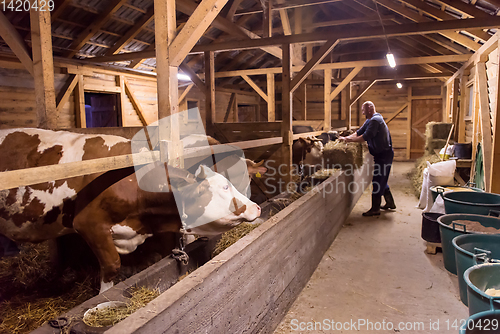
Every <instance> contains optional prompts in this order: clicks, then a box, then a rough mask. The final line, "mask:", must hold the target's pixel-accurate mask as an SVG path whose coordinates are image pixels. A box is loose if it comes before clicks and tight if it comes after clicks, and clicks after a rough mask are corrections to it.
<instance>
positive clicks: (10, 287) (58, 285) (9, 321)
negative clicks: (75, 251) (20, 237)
mask: <svg viewBox="0 0 500 334" xmlns="http://www.w3.org/2000/svg"><path fill="white" fill-rule="evenodd" d="M96 277H98V274H97V273H96V272H92V271H91V270H82V271H78V272H77V271H75V270H71V269H67V270H65V271H63V272H62V273H57V272H55V271H54V269H53V266H52V265H51V263H50V254H49V246H48V242H44V243H40V244H24V245H21V246H20V253H19V254H18V255H17V256H10V257H4V258H0V300H1V302H0V333H27V332H31V331H33V330H35V329H36V328H38V327H40V326H41V325H43V324H44V323H45V322H47V321H49V320H51V319H54V318H56V317H58V316H59V315H60V314H61V313H64V312H66V311H68V310H70V309H72V308H74V307H75V306H77V305H80V304H81V303H83V302H84V301H86V300H87V299H89V298H91V297H93V296H95V295H96V293H97V290H95V289H94V288H93V286H94V285H95V284H96V283H97V282H96ZM49 296H51V297H49Z"/></svg>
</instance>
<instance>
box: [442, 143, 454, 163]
mask: <svg viewBox="0 0 500 334" xmlns="http://www.w3.org/2000/svg"><path fill="white" fill-rule="evenodd" d="M454 153H455V146H454V145H448V147H447V148H446V153H445V152H444V147H443V148H442V149H441V151H439V156H440V157H441V159H443V160H448V159H449V158H450V157H452V156H453V154H454Z"/></svg>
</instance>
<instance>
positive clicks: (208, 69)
mask: <svg viewBox="0 0 500 334" xmlns="http://www.w3.org/2000/svg"><path fill="white" fill-rule="evenodd" d="M0 6H3V7H2V12H1V13H0V37H1V39H0V139H1V140H2V141H3V138H4V137H3V135H2V131H4V130H9V129H14V128H39V129H48V130H54V131H70V132H74V133H80V134H107V135H117V136H122V137H124V138H127V139H132V138H133V137H134V135H136V134H137V133H138V132H139V131H141V130H143V129H145V128H148V129H151V131H154V136H155V138H156V139H157V142H158V143H159V145H158V146H159V149H158V151H157V152H155V154H154V155H151V154H149V155H147V154H144V155H143V156H141V159H143V160H141V161H142V162H143V163H151V162H154V161H161V162H168V163H169V164H172V165H173V166H175V167H179V168H182V167H183V166H184V154H185V151H184V150H183V146H182V145H181V139H182V137H184V136H187V135H189V134H191V133H206V134H207V135H209V136H211V137H213V138H215V139H216V140H218V141H219V142H220V143H221V144H230V145H232V146H233V147H236V148H238V149H240V150H242V151H243V152H244V154H245V157H246V158H249V159H251V160H253V161H255V162H259V161H265V165H266V167H267V168H268V172H267V173H263V174H262V175H260V174H258V175H257V176H255V175H253V176H252V177H251V186H252V187H251V189H252V200H254V201H255V202H256V203H258V204H261V205H262V207H264V204H265V203H269V202H270V201H271V202H272V201H275V199H276V198H277V197H278V198H280V196H283V194H284V193H286V192H287V188H286V187H282V184H288V185H289V184H294V185H295V187H296V186H297V183H296V182H297V169H296V167H294V166H293V165H294V164H293V143H294V142H296V141H297V140H298V139H299V138H305V137H310V136H319V135H321V134H322V133H325V132H331V131H337V132H339V133H340V132H342V131H349V130H356V129H358V128H359V127H361V126H362V125H363V123H364V122H365V117H364V115H363V114H362V108H361V106H362V105H363V103H364V102H366V101H372V102H373V103H374V104H375V106H376V111H377V112H378V113H380V114H381V115H382V116H383V118H384V121H385V123H386V124H387V126H388V129H389V131H390V133H391V137H392V146H393V150H394V164H393V166H392V168H393V173H392V174H391V177H390V179H389V184H391V187H394V188H393V189H395V190H394V193H395V197H396V204H397V209H396V210H395V211H394V212H384V213H383V214H382V215H381V216H377V217H370V218H366V217H361V213H362V212H363V211H366V209H368V208H369V204H370V193H369V190H368V189H365V188H363V189H359V190H356V191H355V192H354V193H352V194H346V193H345V192H344V193H341V192H338V193H334V194H330V195H329V196H324V193H323V194H321V192H320V190H318V189H325V188H326V187H327V186H328V185H331V184H333V183H332V182H333V180H334V179H339V178H345V180H350V181H351V182H361V181H366V180H368V181H370V180H371V178H370V177H369V173H368V174H367V175H368V176H367V175H364V174H363V173H362V172H361V170H363V171H367V170H368V171H369V170H370V168H372V164H373V162H372V160H371V157H370V155H369V154H367V153H366V152H365V159H364V163H363V166H365V167H366V169H359V173H358V172H357V173H358V174H356V175H354V176H353V175H349V174H348V173H346V172H343V171H338V170H336V171H334V172H333V174H329V176H330V175H331V177H330V178H328V179H324V180H326V181H324V182H323V183H321V184H320V185H318V187H319V188H316V189H317V190H316V192H314V191H313V190H311V191H309V193H307V194H306V195H303V196H302V197H301V198H300V199H298V200H296V201H295V202H293V203H292V204H290V203H288V204H290V205H288V206H287V207H286V209H284V210H283V211H282V212H280V213H278V214H276V215H275V216H273V217H270V218H269V219H267V220H266V221H264V222H262V226H259V227H258V228H257V229H256V230H255V231H253V232H251V233H250V234H249V235H247V236H246V237H245V238H246V239H244V240H246V241H244V240H243V239H242V240H241V241H242V242H243V243H239V242H237V243H236V244H235V245H233V246H231V247H230V248H229V249H228V251H227V252H223V253H222V254H220V255H218V257H216V258H214V259H215V260H211V261H212V262H209V264H211V266H209V267H208V268H207V267H206V265H205V266H202V267H200V268H198V269H197V270H196V271H193V272H192V273H191V274H190V275H189V276H188V278H187V279H185V280H183V281H182V282H179V283H178V284H176V285H175V286H174V287H175V289H177V290H175V289H174V290H173V291H174V292H170V293H171V295H168V296H167V295H164V294H163V293H162V295H161V296H160V297H159V298H158V300H159V301H158V302H157V304H154V305H153V306H146V307H145V308H144V309H145V310H144V311H143V313H141V314H139V312H138V314H139V315H138V316H137V318H133V317H130V319H127V320H126V321H123V322H121V323H119V324H118V325H117V326H113V327H112V328H110V329H109V333H113V332H117V333H131V332H144V331H147V332H148V333H149V332H151V333H153V332H165V331H166V332H175V330H178V331H180V332H189V333H197V332H201V331H202V330H203V331H204V332H211V333H235V332H245V331H251V332H266V333H272V332H275V333H279V334H281V333H291V332H294V331H295V329H294V328H295V327H294V325H293V324H294V323H296V322H294V321H293V320H294V319H295V320H297V321H299V322H302V323H306V324H307V323H310V322H313V323H314V322H321V321H323V319H327V318H329V319H330V318H335V319H341V320H342V321H344V322H345V321H350V319H361V318H366V319H370V320H371V321H373V322H376V321H382V320H384V319H385V320H386V321H393V322H395V323H396V322H399V321H403V322H405V323H406V322H420V321H424V320H423V319H425V326H426V327H425V330H423V331H421V332H422V333H429V332H432V330H431V328H430V327H429V326H430V321H429V319H431V322H435V321H440V325H441V327H440V331H436V332H440V333H445V332H446V333H448V332H450V333H452V332H453V333H455V332H458V329H457V328H456V327H452V326H449V327H447V328H446V327H444V326H446V325H447V323H446V321H447V320H448V321H449V322H450V324H451V323H453V321H455V320H458V321H459V322H460V320H461V319H467V317H468V308H467V306H466V305H464V304H463V303H462V301H461V300H460V294H459V286H458V283H457V275H454V274H452V273H449V272H448V271H447V268H445V266H444V263H443V259H442V258H443V256H442V255H443V254H442V253H441V252H440V249H441V247H440V246H441V244H439V245H438V244H437V243H431V242H428V241H426V240H423V239H422V237H421V235H420V233H421V226H422V225H421V222H422V210H420V209H417V208H415V207H416V206H417V205H418V202H419V200H418V196H415V195H414V194H413V190H411V188H412V186H413V185H412V181H411V180H410V176H408V174H411V172H412V169H414V165H415V162H417V163H420V164H421V163H422V161H424V164H425V161H428V160H431V159H433V160H432V162H435V161H440V160H441V159H442V158H440V157H439V150H440V149H441V148H442V147H445V146H448V145H449V144H452V143H456V144H464V145H465V144H467V145H469V146H470V147H471V152H470V156H469V157H466V158H458V159H457V160H456V167H457V169H456V173H455V175H454V176H455V180H454V181H453V182H454V183H455V184H456V185H460V186H465V185H469V184H470V183H474V185H475V186H476V187H477V188H481V190H483V191H484V192H487V193H492V194H500V179H499V178H496V177H494V175H498V172H500V134H499V136H498V137H497V136H496V135H497V133H496V126H497V125H499V124H500V119H499V118H498V117H497V115H498V109H499V108H500V105H499V104H498V97H499V89H498V87H499V80H500V76H499V70H500V68H499V60H500V53H499V48H500V39H499V37H500V32H498V27H500V17H499V15H498V14H499V11H500V1H499V0H286V1H285V0H177V1H174V0H167V1H162V0H105V1H96V0H54V1H52V0H51V1H47V2H46V1H43V0H31V1H28V0H26V1H24V0H23V1H20V0H17V1H15V0H11V1H8V0H6V1H3V2H2V3H0ZM388 54H392V55H393V59H394V60H395V65H394V66H392V65H391V64H390V63H389V60H388V57H387V56H388ZM172 115H180V116H179V117H172ZM160 120H168V121H166V122H168V126H165V127H162V126H158V124H159V123H158V122H159V121H160ZM433 122H436V123H447V124H449V125H452V128H451V129H452V130H451V131H450V130H449V129H450V128H449V127H448V128H447V129H448V130H447V131H444V132H443V131H442V133H440V134H439V135H440V136H441V137H440V138H444V140H441V142H440V143H441V145H438V146H436V147H432V149H429V147H428V134H427V133H426V131H427V132H428V130H427V128H426V126H427V125H428V124H429V123H433ZM160 124H161V123H160ZM299 127H302V128H303V129H305V130H303V131H299V130H298V129H299ZM178 129H183V130H182V131H178ZM497 139H498V140H497ZM148 140H149V139H148ZM0 146H1V144H0ZM436 149H437V152H435V151H436ZM133 165H134V163H133V161H132V158H131V155H126V156H125V155H123V156H117V157H112V158H103V159H96V160H86V161H79V162H71V163H68V164H66V166H63V165H62V164H60V165H54V166H27V167H30V168H25V169H20V170H14V171H12V170H11V171H2V172H0V180H1V181H0V185H1V189H0V190H1V191H6V190H9V189H14V188H17V187H24V186H29V185H36V184H41V183H45V182H53V181H56V180H63V179H67V178H71V177H78V176H82V175H89V174H94V173H103V172H106V171H110V170H119V169H123V168H128V167H131V166H133ZM365 167H363V168H365ZM271 170H279V175H278V176H277V175H276V174H272V173H270V171H271ZM419 177H421V175H419ZM352 180H354V181H352ZM391 182H392V183H391ZM368 183H369V182H368ZM413 183H414V182H413ZM417 183H419V184H421V183H422V182H421V179H420V178H418V181H417ZM314 185H315V184H312V185H311V186H314ZM313 189H314V188H313ZM363 192H364V193H363ZM318 196H320V197H321V199H318V198H319V197H318ZM358 199H359V201H358ZM264 211H265V210H264V209H263V212H264ZM311 217H312V218H311ZM291 220H293V224H291V223H290V224H289V221H291ZM313 221H314V222H313ZM309 222H311V223H310V225H309V226H307V227H305V226H304V225H306V224H308V223H309ZM0 223H1V222H0ZM295 224H296V225H295ZM499 228H500V224H499ZM266 243H267V245H270V244H272V245H273V246H272V247H271V246H269V248H268V249H267V247H266V246H265V245H266ZM258 245H260V248H261V250H262V249H263V248H264V249H266V250H265V253H263V254H261V255H259V256H262V257H263V258H262V259H260V257H259V260H258V261H261V262H256V264H252V263H253V262H251V261H252V260H251V255H249V254H256V253H257V250H256V248H259V246H258ZM281 246H282V248H279V247H281ZM436 248H438V251H437V253H436V252H434V254H431V253H433V252H432V251H430V252H429V249H431V250H432V249H434V250H435V249H436ZM424 251H425V252H424ZM248 252H254V253H248ZM281 253H282V254H281ZM277 254H281V255H282V256H280V257H278V256H277ZM283 254H285V255H283ZM252 256H253V255H252ZM217 259H219V260H217ZM238 259H239V260H238ZM499 260H500V259H499ZM213 261H215V262H213ZM237 261H241V262H237ZM256 261H257V260H256ZM353 263H356V264H357V265H356V266H354V265H352V264H353ZM389 263H390V265H389ZM271 268H275V269H271ZM292 268H293V269H292ZM232 270H234V271H235V272H233V271H232ZM267 270H268V271H267ZM274 270H278V271H279V274H277V273H276V272H275V271H274ZM259 271H262V273H261V274H262V276H255V277H256V278H254V279H252V282H253V283H252V284H257V285H255V286H253V285H249V284H250V283H247V277H254V275H261V274H257V273H256V272H259ZM217 275H219V276H217ZM265 275H267V276H265ZM499 276H500V273H499ZM200 277H201V279H200ZM231 277H233V282H234V284H228V285H227V287H225V288H227V291H226V290H224V288H222V286H224V283H222V281H223V278H224V279H227V278H231ZM234 277H237V279H234ZM199 280H202V281H207V282H208V281H210V282H211V283H210V284H216V282H218V283H217V284H220V285H213V286H209V287H201V285H198V284H201V283H200V282H199ZM180 283H182V284H183V285H180ZM241 287H243V288H241ZM345 287H346V289H344V288H345ZM499 288H500V287H499ZM197 289H198V290H197ZM170 290H171V289H169V291H170ZM201 290H203V291H201ZM186 291H188V292H186ZM193 291H195V292H193ZM200 291H201V292H203V296H204V302H202V301H200V300H201V297H197V298H194V297H192V295H189V293H192V294H196V293H199V296H201V292H200ZM250 291H253V292H250ZM326 291H328V293H327V292H326ZM181 292H186V295H183V294H182V293H181ZM174 293H175V296H176V297H175V298H177V299H175V298H174V297H172V296H173V295H172V294H174ZM238 293H239V294H238ZM179 296H182V297H179ZM228 296H233V297H228ZM234 296H237V297H234ZM182 298H186V300H189V303H192V304H189V303H187V302H186V303H183V301H184V300H185V299H182ZM224 298H226V299H224ZM227 298H229V300H228V299H227ZM236 304H238V305H239V306H238V307H236V306H235V305H236ZM240 304H241V305H240ZM4 305H5V304H4ZM88 305H90V304H88ZM186 305H188V306H186ZM244 305H247V306H244ZM346 305H347V306H346ZM93 306H95V305H93ZM148 307H149V309H148ZM417 309H418V310H417ZM422 309H425V310H422ZM499 309H500V307H499ZM152 310H153V311H154V312H153V311H152ZM198 310H200V311H199V312H198ZM153 313H154V314H155V315H154V316H153V315H152V314H153ZM194 313H196V315H197V317H198V316H199V317H200V318H199V319H201V320H199V319H198V318H197V317H195V318H192V320H188V319H190V315H192V314H194ZM165 319H168V321H167V320H165ZM172 319H179V320H172ZM206 319H216V321H212V322H210V321H207V320H206ZM2 320H4V319H1V317H0V321H2ZM127 321H128V322H127ZM0 328H1V329H2V330H5V331H6V332H9V331H8V330H6V329H5V328H3V327H0ZM34 329H35V328H30V330H34ZM445 329H446V330H445ZM50 330H51V329H50V327H49V325H47V324H45V325H44V326H43V327H40V329H39V330H38V331H37V333H48V332H47V331H50ZM301 330H302V329H301ZM307 330H310V329H307ZM26 331H28V330H27V328H25V329H24V332H26ZM311 332H313V331H311ZM361 332H363V331H361ZM365 332H366V333H372V332H373V331H372V330H366V331H365ZM387 332H391V333H392V332H394V331H393V330H390V331H387ZM415 332H416V333H417V332H418V331H416V330H415Z"/></svg>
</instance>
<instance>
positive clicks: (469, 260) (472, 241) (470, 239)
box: [452, 233, 500, 305]
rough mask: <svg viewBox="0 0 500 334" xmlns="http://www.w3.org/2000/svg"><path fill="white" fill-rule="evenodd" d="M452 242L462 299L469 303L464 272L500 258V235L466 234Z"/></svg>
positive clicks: (463, 301)
mask: <svg viewBox="0 0 500 334" xmlns="http://www.w3.org/2000/svg"><path fill="white" fill-rule="evenodd" d="M452 244H453V247H454V248H455V259H456V265H457V276H458V287H459V289H460V299H461V300H462V303H464V304H465V305H467V283H465V281H464V273H465V271H466V270H467V269H469V268H470V267H472V266H474V265H476V264H481V263H485V262H492V261H498V260H500V235H498V234H482V233H474V234H464V235H460V236H458V237H455V238H454V239H453V240H452Z"/></svg>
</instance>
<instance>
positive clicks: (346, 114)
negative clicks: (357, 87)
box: [340, 83, 352, 130]
mask: <svg viewBox="0 0 500 334" xmlns="http://www.w3.org/2000/svg"><path fill="white" fill-rule="evenodd" d="M340 114H341V119H342V120H346V121H347V122H346V125H347V129H348V130H350V129H351V125H352V124H351V84H350V83H349V84H347V86H345V88H344V89H343V90H342V95H341V97H340Z"/></svg>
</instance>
